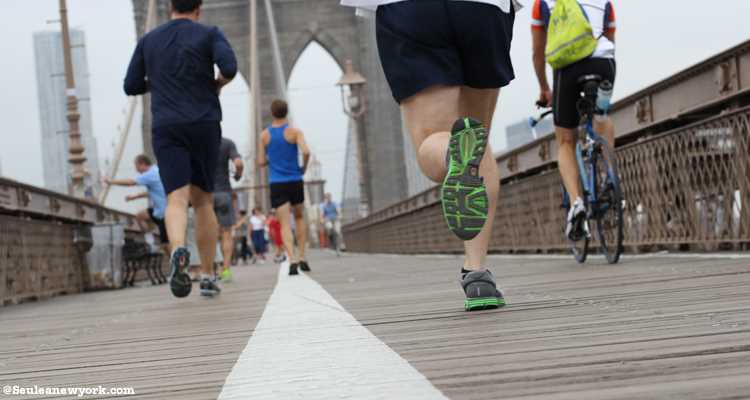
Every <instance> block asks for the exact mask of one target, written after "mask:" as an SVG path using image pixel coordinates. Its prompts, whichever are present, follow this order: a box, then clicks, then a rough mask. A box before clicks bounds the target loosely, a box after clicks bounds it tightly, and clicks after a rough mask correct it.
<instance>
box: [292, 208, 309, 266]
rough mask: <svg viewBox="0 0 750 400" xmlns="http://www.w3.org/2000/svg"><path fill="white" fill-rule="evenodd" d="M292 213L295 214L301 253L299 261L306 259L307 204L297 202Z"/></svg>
mask: <svg viewBox="0 0 750 400" xmlns="http://www.w3.org/2000/svg"><path fill="white" fill-rule="evenodd" d="M292 213H293V214H294V222H295V226H296V227H297V232H296V233H297V252H298V253H299V261H304V260H305V247H306V242H307V224H306V223H305V205H304V204H297V205H295V206H292Z"/></svg>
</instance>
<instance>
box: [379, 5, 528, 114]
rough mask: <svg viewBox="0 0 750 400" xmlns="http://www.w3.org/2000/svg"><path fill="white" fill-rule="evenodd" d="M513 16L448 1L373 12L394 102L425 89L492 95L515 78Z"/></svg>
mask: <svg viewBox="0 0 750 400" xmlns="http://www.w3.org/2000/svg"><path fill="white" fill-rule="evenodd" d="M514 20H515V10H511V12H510V13H505V12H503V11H502V10H501V9H500V8H498V7H497V6H493V5H491V4H485V3H478V2H470V1H453V0H411V1H402V2H397V3H392V4H386V5H382V6H379V7H378V10H377V19H376V36H377V41H378V52H379V53H380V62H381V64H382V65H383V71H384V72H385V77H386V79H387V80H388V84H389V85H390V87H391V91H392V92H393V97H394V98H395V99H396V101H397V102H399V103H400V102H401V101H402V100H404V99H406V98H408V97H411V96H413V95H415V94H417V93H419V92H421V91H422V90H424V89H427V88H429V87H430V86H435V85H445V86H469V87H472V88H476V89H496V88H500V87H503V86H506V85H507V84H508V83H510V81H512V80H513V78H514V77H515V75H514V73H513V64H512V63H511V60H510V43H511V40H512V39H513V21H514Z"/></svg>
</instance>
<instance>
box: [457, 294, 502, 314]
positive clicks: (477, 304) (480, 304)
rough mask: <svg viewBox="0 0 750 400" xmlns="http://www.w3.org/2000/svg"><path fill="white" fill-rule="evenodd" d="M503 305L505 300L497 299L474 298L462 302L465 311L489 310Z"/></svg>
mask: <svg viewBox="0 0 750 400" xmlns="http://www.w3.org/2000/svg"><path fill="white" fill-rule="evenodd" d="M504 305H505V299H503V298H497V297H475V298H472V299H466V300H465V301H464V309H465V310H466V311H478V310H491V309H493V308H500V307H502V306H504Z"/></svg>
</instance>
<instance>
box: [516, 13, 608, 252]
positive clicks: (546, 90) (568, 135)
mask: <svg viewBox="0 0 750 400" xmlns="http://www.w3.org/2000/svg"><path fill="white" fill-rule="evenodd" d="M576 3H577V4H576ZM571 4H572V5H579V6H580V7H571ZM556 5H559V7H560V10H558V13H555V6H556ZM564 7H567V9H565V10H563V8H564ZM579 10H582V11H583V16H582V17H585V18H578V19H576V18H564V19H565V21H566V22H561V21H562V20H563V18H555V17H556V16H557V15H559V14H560V13H563V12H565V13H567V12H570V13H572V12H580V11H579ZM565 17H568V16H567V15H566V16H565ZM531 18H532V21H531V25H532V26H531V28H532V29H531V34H532V45H533V60H534V70H535V71H536V76H537V80H538V81H539V88H540V94H539V101H538V103H537V104H539V105H541V106H545V107H550V106H551V107H552V110H553V112H554V117H555V137H556V139H557V144H558V149H559V150H558V156H557V160H558V166H559V168H560V175H561V177H562V181H563V184H564V186H565V190H567V192H568V194H569V196H570V199H571V202H572V203H571V207H570V211H569V212H568V218H567V224H566V227H565V235H566V236H567V237H568V238H569V239H571V240H574V241H576V240H580V239H582V238H584V237H586V236H588V234H589V230H588V224H587V222H586V208H585V204H584V202H583V199H582V193H581V188H580V185H579V182H580V179H579V175H578V164H577V162H576V156H575V146H576V129H577V128H578V126H579V125H580V121H581V116H580V115H579V113H578V109H577V102H578V99H579V97H580V93H581V87H580V83H579V79H580V78H581V77H583V76H585V75H598V76H600V77H601V78H602V79H603V80H607V81H609V82H610V83H612V84H614V82H615V75H616V64H615V29H616V24H615V12H614V8H613V6H612V0H579V1H575V0H534V5H533V7H532V10H531ZM551 21H553V22H552V23H553V24H571V23H573V24H578V25H585V24H586V23H588V24H590V29H591V32H592V34H593V37H594V40H595V43H592V46H591V49H593V52H591V53H588V54H583V57H574V58H573V59H570V60H567V61H568V63H567V65H564V66H561V65H560V64H559V63H552V62H551V63H550V64H552V65H553V72H554V80H553V83H554V90H553V89H551V88H550V86H549V83H548V81H547V75H546V66H545V64H546V62H548V61H550V60H549V59H548V57H547V54H550V57H552V56H559V53H558V54H555V53H550V52H549V50H550V49H549V47H550V46H548V44H552V43H566V41H565V40H564V39H565V38H564V37H560V36H559V35H562V34H561V33H559V32H561V31H567V32H571V31H573V30H576V29H578V32H580V29H586V28H587V27H585V26H573V27H571V26H565V27H563V28H564V29H549V28H550V23H551ZM570 21H575V22H570ZM557 28H559V27H557ZM548 33H549V35H548ZM553 35H558V36H557V37H554V36H553ZM561 39H563V40H561ZM573 39H576V38H575V37H574V38H573ZM588 39H590V38H588ZM568 43H569V41H568ZM576 58H578V59H576ZM571 61H572V62H571ZM555 64H557V65H555ZM594 130H595V131H596V132H597V133H599V134H601V135H602V136H603V137H604V138H606V140H607V141H608V142H609V144H610V146H612V148H614V130H615V127H614V124H613V123H612V121H611V120H610V119H609V118H607V116H606V114H598V115H597V116H596V118H595V120H594Z"/></svg>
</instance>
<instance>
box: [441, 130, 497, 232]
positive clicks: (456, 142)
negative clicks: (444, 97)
mask: <svg viewBox="0 0 750 400" xmlns="http://www.w3.org/2000/svg"><path fill="white" fill-rule="evenodd" d="M487 139H488V134H487V130H486V129H485V128H484V126H482V123H481V122H479V121H476V120H474V119H471V118H462V119H459V120H458V121H456V123H455V124H453V129H452V130H451V139H450V142H449V144H448V158H449V161H448V174H447V175H446V176H445V180H443V186H442V187H441V190H440V197H441V200H442V205H443V216H444V217H445V222H446V223H448V228H449V229H450V230H451V232H453V233H454V234H455V235H456V236H458V237H459V238H460V239H461V240H471V239H473V238H474V237H476V236H477V235H478V234H479V232H480V231H481V230H482V227H484V223H485V222H486V221H487V211H488V206H489V201H488V198H487V189H486V187H485V185H484V181H483V179H482V177H481V176H479V164H480V163H481V162H482V158H483V157H484V151H485V149H486V148H487Z"/></svg>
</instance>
